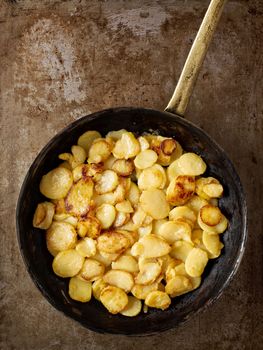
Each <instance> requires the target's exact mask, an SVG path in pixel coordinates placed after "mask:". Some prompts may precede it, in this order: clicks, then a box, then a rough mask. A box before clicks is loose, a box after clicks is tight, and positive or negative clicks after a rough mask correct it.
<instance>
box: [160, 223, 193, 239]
mask: <svg viewBox="0 0 263 350" xmlns="http://www.w3.org/2000/svg"><path fill="white" fill-rule="evenodd" d="M191 231H192V229H191V226H190V225H189V224H188V223H187V222H186V221H185V220H184V219H177V220H173V221H167V222H165V223H164V224H163V225H162V226H161V227H160V229H159V233H158V235H159V236H160V237H162V238H163V239H164V240H165V241H166V242H168V243H169V244H173V243H174V242H175V241H179V240H183V241H186V242H189V243H191Z"/></svg>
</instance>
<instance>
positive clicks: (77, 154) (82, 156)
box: [71, 145, 87, 164]
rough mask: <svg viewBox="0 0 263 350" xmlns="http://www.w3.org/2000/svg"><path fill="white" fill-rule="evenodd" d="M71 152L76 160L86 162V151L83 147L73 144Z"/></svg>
mask: <svg viewBox="0 0 263 350" xmlns="http://www.w3.org/2000/svg"><path fill="white" fill-rule="evenodd" d="M71 153H72V154H73V157H74V159H75V161H76V162H77V163H79V164H81V163H84V162H85V160H86V157H87V156H86V151H85V149H84V148H83V147H81V146H79V145H73V146H72V147H71Z"/></svg>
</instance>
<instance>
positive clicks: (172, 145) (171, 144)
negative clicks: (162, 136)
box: [160, 139, 177, 156]
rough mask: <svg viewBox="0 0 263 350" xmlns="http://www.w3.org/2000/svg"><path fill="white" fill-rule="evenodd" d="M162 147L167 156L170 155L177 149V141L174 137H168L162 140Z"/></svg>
mask: <svg viewBox="0 0 263 350" xmlns="http://www.w3.org/2000/svg"><path fill="white" fill-rule="evenodd" d="M160 147H161V150H162V152H163V153H164V154H165V155H166V156H170V155H172V153H173V152H174V151H175V149H176V147H177V143H176V141H175V140H174V139H166V140H163V141H162V142H161V145H160Z"/></svg>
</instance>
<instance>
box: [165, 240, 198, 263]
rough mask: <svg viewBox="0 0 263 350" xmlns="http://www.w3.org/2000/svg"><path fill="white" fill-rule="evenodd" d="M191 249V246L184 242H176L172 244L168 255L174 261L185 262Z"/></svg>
mask: <svg viewBox="0 0 263 350" xmlns="http://www.w3.org/2000/svg"><path fill="white" fill-rule="evenodd" d="M192 249H193V244H191V243H189V242H186V241H177V242H174V244H173V246H172V250H171V252H170V255H171V257H173V258H174V259H179V260H182V261H185V260H186V258H187V256H188V255H189V253H190V252H191V250H192Z"/></svg>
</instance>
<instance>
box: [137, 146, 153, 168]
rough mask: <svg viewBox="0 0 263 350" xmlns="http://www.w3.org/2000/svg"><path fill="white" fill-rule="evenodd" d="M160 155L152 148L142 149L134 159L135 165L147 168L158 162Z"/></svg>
mask: <svg viewBox="0 0 263 350" xmlns="http://www.w3.org/2000/svg"><path fill="white" fill-rule="evenodd" d="M157 158H158V155H157V153H156V152H154V151H153V150H151V149H147V150H145V151H141V152H140V153H139V154H137V156H136V157H135V159H134V165H135V166H136V168H138V169H146V168H149V167H151V166H153V164H154V163H156V161H157Z"/></svg>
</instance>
